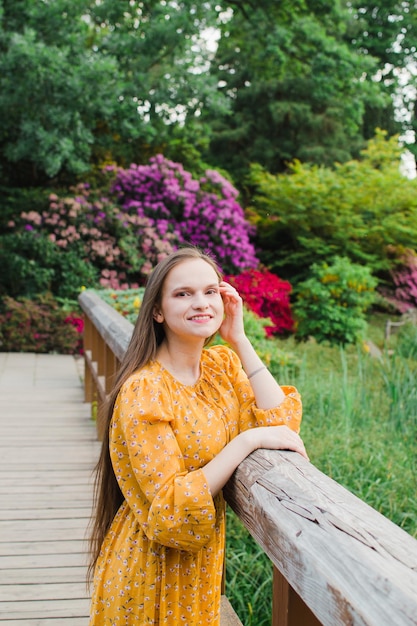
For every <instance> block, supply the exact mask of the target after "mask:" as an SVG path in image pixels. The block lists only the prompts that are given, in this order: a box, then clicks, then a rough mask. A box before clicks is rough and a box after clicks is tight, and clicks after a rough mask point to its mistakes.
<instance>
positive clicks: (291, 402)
mask: <svg viewBox="0 0 417 626" xmlns="http://www.w3.org/2000/svg"><path fill="white" fill-rule="evenodd" d="M216 352H217V354H218V356H219V357H220V358H221V359H222V361H223V368H224V371H225V373H226V375H227V377H228V378H229V380H230V381H231V383H232V385H233V388H234V390H235V393H236V395H237V398H238V402H239V407H240V410H239V431H240V432H242V431H244V430H248V429H249V428H255V427H256V426H279V425H285V426H288V427H289V428H291V429H292V430H294V431H295V432H296V433H299V432H300V426H301V419H302V403H301V396H300V394H299V392H298V391H297V389H296V388H295V387H293V386H291V385H281V389H282V390H283V392H284V394H285V398H284V400H283V401H282V402H281V404H280V405H279V406H277V407H275V408H272V409H258V407H257V406H256V401H255V396H254V393H253V391H252V386H251V384H250V382H249V380H248V377H247V375H246V373H245V371H244V370H243V367H242V364H241V362H240V359H239V357H238V356H237V354H236V353H235V352H234V351H233V350H231V349H230V348H227V347H225V346H216Z"/></svg>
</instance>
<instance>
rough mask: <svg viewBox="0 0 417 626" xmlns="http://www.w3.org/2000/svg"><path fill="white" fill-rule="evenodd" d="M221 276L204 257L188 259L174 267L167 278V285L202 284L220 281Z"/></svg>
mask: <svg viewBox="0 0 417 626" xmlns="http://www.w3.org/2000/svg"><path fill="white" fill-rule="evenodd" d="M218 282H219V277H218V274H217V272H216V270H215V269H214V267H212V266H211V265H210V263H207V261H204V259H187V260H186V261H182V262H181V263H179V264H178V265H176V266H175V267H173V268H172V269H171V270H170V271H169V272H168V274H167V276H166V278H165V284H164V286H166V287H172V286H173V285H176V284H178V283H180V284H181V285H182V286H185V285H190V286H191V285H193V286H201V285H205V284H206V283H207V284H209V283H210V284H213V283H216V284H217V283H218Z"/></svg>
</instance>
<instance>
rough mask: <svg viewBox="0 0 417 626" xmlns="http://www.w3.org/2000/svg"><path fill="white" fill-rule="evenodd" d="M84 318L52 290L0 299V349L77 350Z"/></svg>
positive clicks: (80, 349) (71, 352) (64, 351)
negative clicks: (69, 309)
mask: <svg viewBox="0 0 417 626" xmlns="http://www.w3.org/2000/svg"><path fill="white" fill-rule="evenodd" d="M83 329H84V322H83V320H82V319H81V316H80V314H79V313H77V312H73V313H68V312H65V311H64V310H63V309H62V308H61V306H60V304H59V303H58V302H57V301H56V300H55V299H54V298H53V296H52V295H51V294H43V295H41V296H38V297H37V298H34V299H29V298H23V297H22V298H16V299H14V298H11V297H9V296H5V297H4V298H3V299H2V300H1V301H0V351H1V352H36V353H48V352H58V353H59V354H80V353H81V352H82V332H83Z"/></svg>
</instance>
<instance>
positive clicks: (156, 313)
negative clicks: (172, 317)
mask: <svg viewBox="0 0 417 626" xmlns="http://www.w3.org/2000/svg"><path fill="white" fill-rule="evenodd" d="M153 318H154V320H155V322H158V323H159V324H162V322H163V321H164V316H163V315H162V313H161V311H159V310H158V309H157V308H156V307H155V308H154V310H153Z"/></svg>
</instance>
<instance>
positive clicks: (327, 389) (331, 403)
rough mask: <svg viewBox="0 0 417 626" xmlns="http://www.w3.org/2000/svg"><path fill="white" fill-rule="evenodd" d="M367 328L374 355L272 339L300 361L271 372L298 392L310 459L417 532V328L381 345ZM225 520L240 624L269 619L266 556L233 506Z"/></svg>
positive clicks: (229, 579) (262, 625)
mask: <svg viewBox="0 0 417 626" xmlns="http://www.w3.org/2000/svg"><path fill="white" fill-rule="evenodd" d="M377 322H378V320H377ZM370 332H371V333H373V335H372V338H373V340H374V341H375V342H376V343H377V344H378V347H379V348H380V350H381V355H380V357H379V358H378V357H375V356H372V355H371V354H370V352H369V350H368V349H367V346H366V345H365V344H364V345H363V346H350V347H347V348H335V347H328V346H325V345H318V344H317V343H315V342H314V341H309V342H307V343H304V344H296V343H295V341H294V340H293V339H287V340H285V341H282V340H281V341H277V344H278V347H279V348H280V349H281V350H287V351H291V352H293V353H295V354H296V356H297V357H298V361H299V363H300V366H299V368H298V369H297V370H296V371H295V370H294V369H293V368H291V369H287V370H286V369H285V368H280V370H279V371H278V370H277V371H275V372H274V374H275V375H276V377H277V379H278V380H279V381H280V382H281V383H291V384H294V385H296V387H297V388H298V389H299V391H300V392H301V395H302V399H303V423H302V430H301V435H302V437H303V440H304V442H305V444H306V447H307V450H308V453H309V456H310V460H311V462H312V463H313V464H314V465H315V466H316V467H318V468H319V469H320V470H321V471H323V472H324V473H326V474H327V475H328V476H330V477H331V478H333V479H334V480H336V481H337V482H338V483H340V484H342V485H343V486H344V487H346V488H347V489H349V490H350V491H351V492H353V493H354V494H356V495H357V496H358V497H359V498H361V499H362V500H364V501H365V502H367V503H368V504H369V505H370V506H372V507H373V508H375V509H376V510H378V511H379V512H380V513H382V514H383V515H385V516H386V517H388V518H389V519H391V520H392V521H393V522H394V523H395V524H397V525H398V526H400V527H401V528H403V529H404V530H405V531H407V532H408V533H409V534H411V535H412V536H414V537H417V462H416V444H417V385H416V374H417V360H416V356H417V333H416V332H413V331H411V332H410V329H404V331H402V332H399V333H398V334H397V335H396V336H395V337H393V338H392V339H391V341H390V344H389V345H387V344H386V342H385V340H384V338H383V334H382V333H381V328H380V327H379V326H378V323H376V324H375V326H374V327H372V325H371V326H370ZM410 337H411V340H410ZM413 342H415V343H413ZM227 523H228V529H227V550H226V554H227V557H226V558H227V573H226V593H227V595H228V597H229V599H230V600H231V602H232V604H233V606H234V607H235V610H236V611H237V613H238V614H239V616H240V618H241V620H242V622H243V624H245V626H255V625H256V626H267V625H269V624H270V623H271V592H272V586H271V585H272V583H271V580H272V567H271V564H270V563H269V561H268V559H267V557H265V555H264V554H263V553H262V551H261V550H260V548H259V547H258V546H257V545H256V543H255V542H254V540H253V539H252V538H251V537H250V536H249V534H248V533H247V531H246V530H245V529H244V528H243V526H242V525H241V523H240V521H239V520H238V519H236V517H235V516H234V514H233V513H232V512H231V511H229V512H228V519H227Z"/></svg>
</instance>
